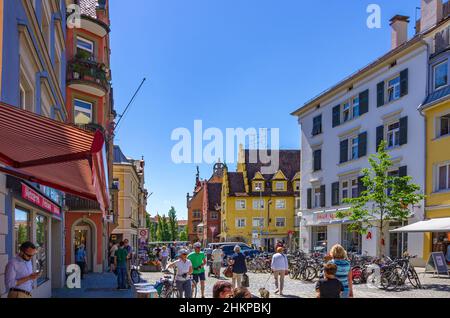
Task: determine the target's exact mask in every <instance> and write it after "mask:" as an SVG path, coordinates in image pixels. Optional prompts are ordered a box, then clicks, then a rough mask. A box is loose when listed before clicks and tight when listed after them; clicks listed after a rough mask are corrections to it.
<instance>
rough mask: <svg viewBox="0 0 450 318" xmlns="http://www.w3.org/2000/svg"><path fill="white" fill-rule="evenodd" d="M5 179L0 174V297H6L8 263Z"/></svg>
mask: <svg viewBox="0 0 450 318" xmlns="http://www.w3.org/2000/svg"><path fill="white" fill-rule="evenodd" d="M5 199H6V177H5V175H4V174H0V297H5V296H6V290H5V266H6V263H7V262H8V255H7V254H6V246H5V244H6V243H5V242H6V235H7V234H8V216H7V215H6V214H5Z"/></svg>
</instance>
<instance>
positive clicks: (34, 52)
mask: <svg viewBox="0 0 450 318" xmlns="http://www.w3.org/2000/svg"><path fill="white" fill-rule="evenodd" d="M65 15H66V6H65V2H64V1H19V0H13V1H8V0H2V1H0V52H1V54H0V101H1V102H2V103H6V104H9V105H12V106H15V107H19V108H22V109H24V110H27V111H30V112H33V113H36V114H39V115H41V116H44V117H48V118H52V119H55V120H57V121H60V122H64V121H66V119H67V111H66V108H65V83H66V79H65V40H66V23H65ZM33 198H34V199H36V200H40V201H44V200H45V202H47V203H48V205H47V207H50V206H51V207H52V209H45V208H44V207H42V206H40V205H37V204H36V203H35V202H36V201H34V202H33V201H32V199H33ZM62 203H63V193H61V192H59V191H56V190H54V189H51V188H49V187H44V186H42V185H39V184H36V183H29V182H24V181H21V180H19V179H17V178H14V177H11V176H6V175H4V174H0V296H1V297H4V296H6V294H7V292H8V291H7V290H6V288H5V285H4V270H5V266H6V263H7V262H8V260H9V259H11V258H12V257H14V256H15V255H16V254H17V252H18V247H19V246H20V244H21V243H22V242H23V241H25V240H32V241H33V242H35V243H36V245H37V247H38V253H37V256H36V258H35V259H34V261H33V269H34V270H37V269H42V271H43V276H42V278H41V279H39V280H38V281H37V282H35V286H34V290H33V296H34V297H49V296H50V295H51V289H52V287H61V286H62V284H63V283H64V277H65V276H64V275H65V273H64V266H63V264H64V261H63V257H64V247H63V236H64V210H63V208H62Z"/></svg>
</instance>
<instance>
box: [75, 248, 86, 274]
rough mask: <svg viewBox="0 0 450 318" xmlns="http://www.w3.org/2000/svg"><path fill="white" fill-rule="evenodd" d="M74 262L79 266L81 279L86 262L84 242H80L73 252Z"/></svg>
mask: <svg viewBox="0 0 450 318" xmlns="http://www.w3.org/2000/svg"><path fill="white" fill-rule="evenodd" d="M75 263H76V264H77V265H78V266H80V273H81V279H83V277H84V273H85V271H86V264H87V256H86V249H85V248H84V244H80V245H79V246H78V248H77V250H76V252H75Z"/></svg>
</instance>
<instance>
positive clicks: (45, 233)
mask: <svg viewBox="0 0 450 318" xmlns="http://www.w3.org/2000/svg"><path fill="white" fill-rule="evenodd" d="M7 188H8V189H9V190H10V193H11V194H10V196H9V200H8V201H9V202H8V204H7V205H6V206H7V207H10V208H11V211H7V213H8V214H10V215H11V216H12V217H11V223H10V233H12V234H13V235H12V236H11V240H10V244H11V245H10V246H9V249H8V251H9V252H10V253H9V254H10V255H9V257H10V258H11V257H13V256H15V255H16V254H18V253H19V247H20V245H21V244H22V243H23V242H26V241H31V242H34V244H35V245H36V247H37V253H36V256H35V257H34V259H33V271H38V270H39V271H41V273H42V276H41V277H40V278H39V279H38V280H37V281H36V282H35V286H34V289H33V297H37V298H45V297H51V289H52V288H61V287H63V278H64V275H65V274H64V268H63V266H62V265H63V247H62V240H61V238H62V237H63V215H62V209H61V206H60V203H57V202H55V201H53V200H52V199H50V197H48V196H46V195H45V194H44V189H45V188H44V187H40V188H41V189H38V188H37V187H35V186H33V185H32V184H30V183H25V182H23V181H20V180H19V179H17V178H14V177H11V176H8V177H7ZM58 238H59V240H58Z"/></svg>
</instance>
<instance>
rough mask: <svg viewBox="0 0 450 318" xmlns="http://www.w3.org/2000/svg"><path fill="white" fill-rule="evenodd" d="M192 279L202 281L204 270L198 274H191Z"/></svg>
mask: <svg viewBox="0 0 450 318" xmlns="http://www.w3.org/2000/svg"><path fill="white" fill-rule="evenodd" d="M192 279H193V280H194V281H195V282H196V283H198V281H199V280H200V281H202V282H204V281H205V280H206V276H205V272H203V273H200V274H192Z"/></svg>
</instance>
